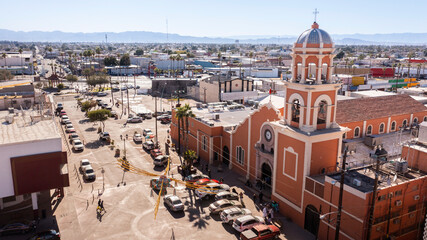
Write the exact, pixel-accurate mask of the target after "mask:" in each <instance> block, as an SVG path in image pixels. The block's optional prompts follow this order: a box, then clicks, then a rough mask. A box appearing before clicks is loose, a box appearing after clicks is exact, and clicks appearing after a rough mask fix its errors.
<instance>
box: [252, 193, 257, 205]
mask: <svg viewBox="0 0 427 240" xmlns="http://www.w3.org/2000/svg"><path fill="white" fill-rule="evenodd" d="M252 198H253V199H254V203H256V193H254V195H253V196H252Z"/></svg>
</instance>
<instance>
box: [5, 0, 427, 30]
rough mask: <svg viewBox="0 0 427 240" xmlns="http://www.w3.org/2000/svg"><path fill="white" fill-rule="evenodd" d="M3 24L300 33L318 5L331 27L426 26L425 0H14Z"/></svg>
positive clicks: (320, 20) (323, 20) (39, 27)
mask: <svg viewBox="0 0 427 240" xmlns="http://www.w3.org/2000/svg"><path fill="white" fill-rule="evenodd" d="M3 6H4V7H6V8H7V9H9V10H6V8H3V11H1V14H0V28H1V29H9V30H19V31H31V30H41V31H54V30H59V31H65V32H123V31H152V32H166V19H168V26H169V33H177V34H180V35H191V36H220V37H226V36H238V35H271V36H285V35H299V34H300V33H302V32H303V31H304V30H305V29H307V28H309V27H310V26H311V24H312V22H313V20H314V15H313V11H314V9H315V8H317V9H318V11H319V12H320V13H319V15H318V21H317V22H318V23H319V25H320V27H321V28H322V29H324V30H326V31H328V32H329V33H331V34H352V33H402V32H427V25H426V23H427V14H426V13H425V11H426V10H427V1H425V0H419V1H414V0H405V1H398V0H388V1H386V0H369V1H367V0H358V1H355V0H353V1H349V0H323V1H320V0H302V1H301V0H300V1H295V0H293V1H286V0H276V1H274V0H259V1H255V0H199V1H196V0H179V1H178V0H175V1H173V0H151V1H143V0H140V1H138V0H121V1H112V0H84V1H83V0H72V1H65V0H56V1H51V0H44V1H34V0H13V1H7V3H6V1H3Z"/></svg>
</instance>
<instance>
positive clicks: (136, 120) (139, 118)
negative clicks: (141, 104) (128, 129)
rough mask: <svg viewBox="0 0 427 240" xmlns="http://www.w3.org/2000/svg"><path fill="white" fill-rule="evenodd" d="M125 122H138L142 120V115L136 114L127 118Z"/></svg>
mask: <svg viewBox="0 0 427 240" xmlns="http://www.w3.org/2000/svg"><path fill="white" fill-rule="evenodd" d="M127 122H128V123H140V122H142V117H138V116H135V117H130V118H128V120H127Z"/></svg>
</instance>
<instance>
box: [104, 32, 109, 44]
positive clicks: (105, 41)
mask: <svg viewBox="0 0 427 240" xmlns="http://www.w3.org/2000/svg"><path fill="white" fill-rule="evenodd" d="M107 43H108V41H107V34H105V44H107Z"/></svg>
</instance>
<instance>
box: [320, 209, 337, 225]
mask: <svg viewBox="0 0 427 240" xmlns="http://www.w3.org/2000/svg"><path fill="white" fill-rule="evenodd" d="M334 213H338V211H335V212H329V213H325V214H322V215H320V216H319V219H320V220H324V219H325V218H326V216H328V215H331V214H334ZM328 222H329V221H328Z"/></svg>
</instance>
